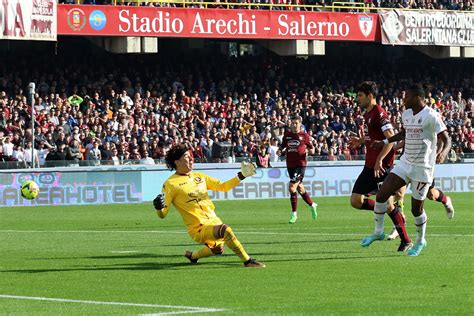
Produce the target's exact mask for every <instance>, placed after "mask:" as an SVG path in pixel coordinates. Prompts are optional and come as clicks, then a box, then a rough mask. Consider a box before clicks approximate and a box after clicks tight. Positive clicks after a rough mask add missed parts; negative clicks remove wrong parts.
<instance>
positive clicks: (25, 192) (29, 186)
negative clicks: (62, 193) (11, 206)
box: [21, 180, 40, 200]
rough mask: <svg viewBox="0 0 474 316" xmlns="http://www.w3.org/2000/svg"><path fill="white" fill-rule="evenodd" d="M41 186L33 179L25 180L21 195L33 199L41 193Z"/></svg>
mask: <svg viewBox="0 0 474 316" xmlns="http://www.w3.org/2000/svg"><path fill="white" fill-rule="evenodd" d="M39 191H40V189H39V186H38V184H36V182H34V181H33V180H28V181H25V182H23V183H22V184H21V196H22V197H24V198H25V199H27V200H33V199H34V198H36V197H37V196H38V194H39Z"/></svg>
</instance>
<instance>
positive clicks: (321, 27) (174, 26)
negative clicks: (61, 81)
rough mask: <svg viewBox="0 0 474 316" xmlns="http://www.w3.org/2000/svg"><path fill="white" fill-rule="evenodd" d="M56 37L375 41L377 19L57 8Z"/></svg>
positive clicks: (314, 14) (337, 15) (341, 15)
mask: <svg viewBox="0 0 474 316" xmlns="http://www.w3.org/2000/svg"><path fill="white" fill-rule="evenodd" d="M58 34H60V35H96V36H156V37H196V38H253V39H317V40H343V41H375V40H376V39H379V38H380V26H379V21H378V16H377V15H376V14H358V13H331V12H302V11H261V10H221V9H183V8H153V7H125V6H86V5H81V6H76V5H58Z"/></svg>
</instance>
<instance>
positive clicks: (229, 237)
mask: <svg viewBox="0 0 474 316" xmlns="http://www.w3.org/2000/svg"><path fill="white" fill-rule="evenodd" d="M224 241H225V244H226V245H227V247H229V248H230V249H231V250H232V251H233V252H234V253H235V254H236V255H237V256H239V258H240V260H242V261H243V262H246V261H248V260H249V259H250V256H249V255H248V254H247V252H246V251H245V249H244V246H242V244H241V243H240V241H239V240H238V239H237V237H236V236H235V234H234V232H233V231H232V228H230V227H227V229H226V230H225V233H224Z"/></svg>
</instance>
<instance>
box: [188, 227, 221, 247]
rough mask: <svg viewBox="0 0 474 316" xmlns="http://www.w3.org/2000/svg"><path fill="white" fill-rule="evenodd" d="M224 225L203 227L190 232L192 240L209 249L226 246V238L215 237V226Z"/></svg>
mask: <svg viewBox="0 0 474 316" xmlns="http://www.w3.org/2000/svg"><path fill="white" fill-rule="evenodd" d="M216 225H222V224H211V225H202V226H201V227H199V228H198V229H195V230H193V231H190V232H189V235H190V236H191V238H192V239H193V240H194V241H195V242H198V243H200V244H205V245H207V246H208V247H209V248H211V249H212V248H215V247H217V246H219V245H223V244H224V238H216V237H215V236H214V226H216Z"/></svg>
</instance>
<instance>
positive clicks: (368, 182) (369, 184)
mask: <svg viewBox="0 0 474 316" xmlns="http://www.w3.org/2000/svg"><path fill="white" fill-rule="evenodd" d="M389 173H390V170H385V173H384V174H383V176H381V177H378V178H376V177H375V175H374V169H370V168H367V167H364V170H362V172H361V173H360V175H359V177H358V178H357V180H356V182H355V184H354V187H353V188H352V193H357V194H362V195H368V194H371V193H374V192H377V191H378V190H379V187H380V186H381V185H382V183H383V180H385V178H386V177H387V175H388V174H389Z"/></svg>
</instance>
